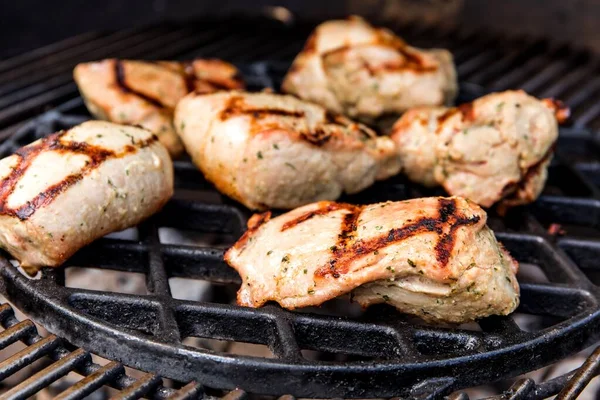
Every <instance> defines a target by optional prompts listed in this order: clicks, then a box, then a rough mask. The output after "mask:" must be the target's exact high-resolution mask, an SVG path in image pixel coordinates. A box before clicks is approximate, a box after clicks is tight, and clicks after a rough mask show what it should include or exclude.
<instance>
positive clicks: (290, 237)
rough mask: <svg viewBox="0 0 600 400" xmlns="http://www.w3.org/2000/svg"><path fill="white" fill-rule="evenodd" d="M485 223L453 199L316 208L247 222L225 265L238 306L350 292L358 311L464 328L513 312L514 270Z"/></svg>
mask: <svg viewBox="0 0 600 400" xmlns="http://www.w3.org/2000/svg"><path fill="white" fill-rule="evenodd" d="M486 220H487V215H486V213H485V211H483V210H482V209H481V208H480V207H479V206H478V205H476V204H475V203H472V202H469V201H468V200H465V199H462V198H460V197H450V198H442V197H429V198H422V199H413V200H407V201H401V202H387V203H379V204H372V205H367V206H355V205H350V204H343V203H334V202H318V203H314V204H310V205H307V206H304V207H300V208H298V209H295V210H293V211H290V212H288V213H286V214H283V215H281V216H279V217H277V218H273V219H270V213H268V212H267V213H264V214H258V215H254V216H253V217H252V218H251V219H250V221H249V223H248V231H247V232H246V233H245V234H244V236H242V238H241V239H240V240H239V241H238V242H237V243H236V244H235V245H234V246H233V247H232V248H231V249H229V250H228V251H227V253H226V254H225V260H226V261H227V263H229V265H231V266H232V267H233V268H235V269H236V270H237V271H238V273H239V274H240V276H241V277H242V280H243V283H242V287H241V288H240V290H239V291H238V304H240V305H244V306H248V307H260V306H262V305H263V304H265V303H266V302H268V301H276V302H278V303H279V304H281V305H282V306H283V307H285V308H289V309H294V308H297V307H306V306H313V305H320V304H321V303H323V302H324V301H327V300H329V299H332V298H334V297H337V296H340V295H343V294H345V293H349V292H351V293H352V294H353V297H354V299H355V300H356V301H358V302H359V303H360V304H362V305H363V306H368V305H370V304H376V303H388V304H390V305H393V306H394V307H396V308H397V309H399V310H400V311H402V312H405V313H407V314H413V315H417V316H419V317H421V318H423V319H424V320H427V321H438V322H451V323H462V322H467V321H472V320H475V319H477V318H482V317H485V316H489V315H493V314H500V315H506V314H509V313H511V312H512V311H514V310H515V308H516V307H517V305H518V304H519V286H518V283H517V280H516V278H515V274H516V272H517V269H518V264H517V262H516V261H515V260H513V258H512V257H511V256H510V255H509V254H508V252H506V250H505V249H504V248H503V247H502V245H501V244H500V243H498V242H497V240H496V238H495V236H494V233H493V232H492V231H491V230H490V229H489V228H488V227H487V225H486Z"/></svg>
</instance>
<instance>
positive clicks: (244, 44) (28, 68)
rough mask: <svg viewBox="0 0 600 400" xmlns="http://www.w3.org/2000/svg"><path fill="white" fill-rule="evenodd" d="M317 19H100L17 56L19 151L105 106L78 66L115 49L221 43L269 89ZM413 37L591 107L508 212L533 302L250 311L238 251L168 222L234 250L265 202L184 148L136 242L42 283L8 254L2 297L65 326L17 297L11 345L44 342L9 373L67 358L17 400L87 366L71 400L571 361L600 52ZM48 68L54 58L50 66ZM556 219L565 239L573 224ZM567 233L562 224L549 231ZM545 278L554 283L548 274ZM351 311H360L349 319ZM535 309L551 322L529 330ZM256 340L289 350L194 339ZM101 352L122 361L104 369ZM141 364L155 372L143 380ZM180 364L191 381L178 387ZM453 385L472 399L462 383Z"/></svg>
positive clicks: (200, 50)
mask: <svg viewBox="0 0 600 400" xmlns="http://www.w3.org/2000/svg"><path fill="white" fill-rule="evenodd" d="M312 28H313V26H312V25H308V24H307V25H303V24H297V25H294V26H291V27H290V26H284V25H282V24H279V23H277V22H275V21H263V20H261V21H252V20H228V21H214V20H213V21H204V22H202V23H194V24H193V25H177V26H165V25H161V26H154V27H148V28H142V29H136V30H130V31H119V32H110V33H91V34H85V35H82V36H79V37H75V38H72V39H68V40H66V41H63V42H60V43H57V44H54V45H51V46H48V47H45V48H42V49H39V50H36V51H34V52H30V53H26V54H24V55H21V56H17V57H14V58H11V59H8V60H5V61H2V62H0V135H1V137H2V138H3V139H4V141H3V143H2V144H1V145H0V156H2V157H4V156H6V155H8V154H10V153H11V152H13V151H14V150H16V149H17V148H18V147H20V146H22V145H24V144H26V143H29V142H31V141H33V140H35V139H36V138H39V137H42V136H44V135H47V134H49V133H51V132H54V131H57V130H60V129H67V128H69V127H71V126H73V125H75V124H78V123H80V122H82V121H83V120H86V119H89V118H90V116H89V114H88V113H87V111H86V110H85V107H84V106H83V102H82V100H81V99H80V98H79V97H78V94H77V91H76V87H75V84H74V83H73V82H72V79H71V71H72V68H73V66H74V65H75V64H76V63H78V62H82V61H89V60H94V59H100V58H106V57H121V58H140V59H182V60H183V59H190V58H193V57H219V58H223V59H226V60H229V61H232V62H234V63H235V64H237V65H238V66H239V67H240V68H241V69H242V71H243V73H244V75H245V77H246V79H247V81H248V82H249V85H250V88H251V89H253V90H259V89H262V88H264V87H272V88H277V87H278V85H279V83H280V81H281V79H282V77H283V74H284V73H285V71H286V68H287V67H288V66H289V63H290V62H291V59H292V58H293V56H294V55H295V54H296V53H297V52H298V51H299V50H300V49H301V47H302V45H303V43H304V40H305V39H306V37H307V36H308V34H309V32H310V30H311V29H312ZM392 28H393V29H394V30H395V31H397V32H398V33H399V34H400V35H401V36H403V37H405V38H406V39H407V41H408V42H409V43H413V44H415V45H417V46H423V47H432V46H437V47H445V48H448V49H449V50H451V51H452V52H453V54H454V56H455V61H456V64H457V68H458V73H459V80H460V83H461V94H460V96H461V100H462V101H466V100H470V99H472V98H475V97H478V96H480V95H482V94H484V93H486V92H487V91H490V90H504V89H508V88H519V87H521V88H524V89H525V90H527V91H529V92H530V93H532V94H534V95H536V96H540V97H548V96H555V97H558V98H561V99H562V100H563V101H565V102H566V103H567V104H568V105H569V106H571V108H572V110H573V118H572V120H571V121H570V126H568V127H566V128H563V129H561V132H560V138H559V143H558V146H557V149H558V150H557V154H556V157H555V160H554V161H553V163H552V165H551V167H550V173H549V181H548V183H547V186H546V189H545V191H544V194H543V196H541V198H540V199H539V200H538V201H537V202H536V203H534V204H533V205H530V206H528V207H524V208H521V209H516V210H513V211H511V212H510V213H509V214H508V215H507V216H506V217H500V216H497V215H495V214H494V213H493V212H492V213H490V220H489V225H490V226H491V228H492V229H494V231H495V232H496V234H497V237H498V239H499V240H500V241H502V242H503V243H504V244H505V246H506V247H507V248H508V250H509V251H510V252H511V254H512V255H513V256H514V257H515V258H516V259H517V260H518V261H519V262H521V263H523V267H522V270H523V271H524V272H527V271H534V272H536V274H532V276H537V277H538V278H536V279H529V280H528V279H527V277H526V276H523V275H521V276H520V282H521V290H522V297H521V305H520V307H519V309H518V310H517V314H515V315H513V316H508V317H489V318H485V319H483V320H481V321H479V322H478V324H476V326H464V327H438V326H430V325H424V324H422V323H419V322H416V321H413V320H409V319H408V318H407V317H406V316H403V315H401V314H399V313H398V312H396V311H395V310H393V309H392V308H391V307H388V306H385V305H381V306H374V307H371V308H369V309H368V310H366V311H364V312H358V313H354V314H352V315H349V314H347V313H343V312H341V313H340V312H336V313H334V312H330V310H331V308H329V307H324V308H323V309H321V310H316V311H308V312H290V311H286V310H283V309H281V308H279V307H278V306H273V305H269V306H266V307H264V308H261V309H248V308H243V307H238V306H235V305H232V300H233V296H234V293H235V289H237V287H238V286H239V284H240V278H239V276H237V274H236V272H235V271H233V270H232V269H230V268H229V267H227V265H226V264H225V263H224V262H223V261H222V255H223V246H202V247H200V246H192V245H182V244H173V243H166V242H164V240H163V241H161V237H160V232H161V229H162V228H171V229H176V230H180V231H185V232H190V231H191V232H195V234H196V235H200V236H202V235H205V236H208V235H211V236H214V235H218V236H219V237H220V238H221V241H222V244H223V245H224V246H226V245H228V244H232V243H233V241H235V240H236V239H237V238H238V237H239V236H240V235H241V233H242V232H243V231H244V230H245V224H246V221H247V219H248V217H249V216H250V213H249V211H248V210H246V209H244V208H243V207H242V206H241V205H239V204H237V203H235V202H233V201H231V200H228V199H227V198H225V197H223V196H221V195H219V194H218V193H217V192H216V191H215V190H214V189H213V188H212V186H211V185H210V184H209V183H207V182H206V181H205V180H204V179H203V177H202V175H201V173H200V172H198V171H197V170H196V168H195V167H193V165H192V164H191V163H190V162H189V161H188V160H181V161H176V162H175V176H176V183H175V185H176V194H175V196H174V198H173V200H172V201H170V202H169V204H168V205H167V206H166V207H165V209H164V210H163V211H162V212H160V213H159V214H158V215H156V216H154V217H152V218H151V219H150V220H148V221H147V222H145V223H143V224H142V225H141V226H139V227H138V228H137V230H136V232H135V233H134V235H133V236H134V240H127V239H115V238H104V239H101V240H98V241H96V242H95V243H93V244H92V245H90V246H88V247H86V248H84V249H82V250H81V251H80V252H78V253H77V254H76V255H75V256H74V257H73V258H72V259H70V260H69V261H68V263H67V264H66V265H65V266H64V267H61V268H59V269H44V270H42V271H41V273H40V274H39V276H37V277H36V278H35V279H31V278H28V277H26V276H25V275H23V274H22V273H21V272H20V271H19V270H18V269H17V268H16V267H15V266H13V264H11V263H10V260H9V257H8V255H6V254H5V255H4V256H3V257H0V291H1V292H2V293H3V294H4V295H5V296H6V297H7V298H8V299H9V301H11V302H12V304H14V305H15V306H16V307H17V308H18V309H19V310H21V311H23V312H24V313H25V314H27V315H28V316H30V317H31V318H32V319H33V320H34V321H35V322H37V323H38V324H40V325H41V326H43V327H44V328H46V329H47V330H48V331H50V332H51V333H52V334H51V335H49V336H45V337H41V336H40V335H39V334H38V332H37V330H36V327H35V325H34V324H33V323H32V322H30V321H22V322H19V321H18V320H17V319H16V318H15V317H14V315H13V312H12V309H11V307H10V306H9V305H7V304H4V305H3V306H1V307H0V324H1V325H2V326H3V327H4V328H5V330H4V331H3V332H1V333H0V348H5V347H7V346H8V345H10V344H12V343H14V342H16V341H22V342H24V343H25V344H26V345H27V346H28V347H26V349H24V350H22V351H20V352H18V353H15V354H14V355H12V356H11V357H9V358H8V359H6V360H4V361H2V362H0V380H2V379H5V378H6V377H8V376H9V375H11V374H13V373H14V372H16V371H18V370H20V369H22V368H23V367H26V366H28V365H30V364H32V363H33V362H34V361H36V360H38V359H40V358H48V359H49V360H51V362H50V364H46V365H48V366H47V367H45V368H43V369H41V370H40V371H39V372H36V373H35V374H34V375H32V376H31V377H29V378H27V379H25V380H23V381H22V382H21V383H20V384H18V385H16V386H14V387H12V388H10V390H9V391H8V392H6V393H4V394H3V396H4V397H5V398H25V397H28V396H31V395H33V394H34V393H36V392H38V391H39V390H40V389H43V388H45V387H47V386H48V385H50V384H51V383H52V382H53V381H55V380H57V379H58V378H60V377H62V376H64V375H66V374H67V373H68V372H70V371H76V372H77V373H79V374H81V375H83V376H84V378H83V379H82V380H81V381H80V382H78V383H77V384H76V385H74V386H71V387H69V388H67V389H66V391H64V392H63V393H62V394H61V395H60V396H61V397H60V398H62V399H79V398H83V397H85V396H87V395H89V394H90V393H92V392H93V391H94V390H96V389H98V388H99V387H102V386H103V385H108V386H111V387H114V388H116V389H118V390H119V393H118V395H116V396H117V398H122V399H136V398H142V397H147V398H158V399H164V398H173V399H187V398H202V397H208V398H211V397H220V396H225V397H226V398H228V399H232V400H233V399H242V398H246V397H248V396H258V395H269V396H279V395H283V394H289V395H288V396H286V397H288V398H289V397H290V396H296V397H320V398H325V397H347V398H367V397H368V398H374V397H395V396H402V397H408V398H415V399H436V398H442V397H444V396H446V395H450V394H451V393H452V392H455V391H457V390H460V389H463V388H467V387H471V386H475V385H481V384H484V383H489V382H494V381H498V380H500V379H505V378H512V377H515V376H517V375H519V374H522V373H525V372H528V371H533V370H535V369H538V368H540V367H542V366H545V365H548V364H551V363H553V362H555V361H558V360H560V359H562V358H564V357H566V356H568V355H571V354H574V353H576V352H578V351H580V350H582V349H584V348H585V347H587V346H589V345H591V344H593V343H594V341H596V340H597V339H598V338H600V288H598V286H597V285H598V284H599V282H600V274H599V273H598V271H599V268H600V264H599V262H598V260H600V187H599V185H600V156H599V154H600V151H599V150H600V148H599V147H600V146H599V144H598V142H597V136H596V135H595V133H594V132H595V131H596V130H597V129H598V128H600V78H598V77H597V76H596V75H597V72H598V59H597V58H596V57H595V56H594V55H593V54H590V53H589V52H586V51H584V50H578V49H575V48H573V47H570V46H567V45H560V44H555V43H552V42H549V41H546V40H538V39H535V38H530V37H505V36H500V35H497V34H494V33H491V32H481V31H467V30H463V29H458V28H454V27H451V26H448V27H444V26H441V27H440V26H436V27H433V26H424V25H416V24H415V25H399V26H393V27H392ZM42 63H43V65H44V68H40V67H39V65H40V64H42ZM437 193H438V192H436V191H432V190H430V189H425V188H422V187H419V186H417V185H414V184H411V183H408V182H407V181H406V180H405V179H403V178H402V177H397V178H393V179H391V180H388V181H385V182H380V183H377V184H375V185H374V186H373V187H371V188H369V189H367V190H365V191H364V192H362V193H360V194H357V195H353V196H347V197H346V198H344V199H343V200H344V201H348V202H355V203H367V202H375V201H385V200H402V199H406V198H412V197H421V196H427V195H432V194H437ZM555 224H559V225H560V229H562V230H563V231H564V234H563V235H556V234H555V233H556V232H555V231H556V229H554V227H555V226H556V225H555ZM550 227H553V229H549V228H550ZM74 266H76V267H80V268H100V269H104V270H117V271H125V272H134V273H141V274H144V275H145V276H146V286H147V294H146V295H136V294H127V293H115V292H105V291H93V290H89V289H82V288H73V287H70V286H69V285H68V282H66V278H65V276H66V274H65V270H66V269H67V268H69V267H74ZM540 277H541V278H540ZM172 278H183V279H186V280H198V281H208V282H211V284H212V285H213V288H214V290H213V292H212V293H213V296H212V297H211V298H210V299H207V300H206V301H190V300H181V299H177V298H174V297H173V296H172V292H171V288H170V279H172ZM340 314H342V315H340ZM519 314H529V315H533V316H535V319H534V320H535V323H533V324H523V323H520V319H519V318H518V316H519ZM189 337H198V338H205V339H217V340H226V341H232V342H247V343H254V344H261V345H265V346H267V347H268V349H269V350H270V351H271V352H272V353H273V357H271V358H267V357H258V356H242V355H235V354H230V353H227V352H225V351H217V350H214V349H208V348H199V347H198V348H194V347H191V346H189V345H187V344H184V342H185V343H189V342H186V341H185V340H184V339H186V338H189ZM90 353H94V354H97V355H100V356H102V357H104V358H106V359H108V360H111V361H110V362H109V363H108V364H105V365H100V364H97V363H95V361H94V360H93V359H92V357H91V355H90ZM124 365H126V366H129V367H133V368H136V369H139V370H141V371H145V372H146V373H145V374H144V375H142V376H141V377H139V378H133V377H130V376H129V375H127V374H126V373H125V372H124V367H123V366H124ZM599 367H600V350H597V351H595V352H594V353H592V355H591V356H590V357H589V358H588V360H587V361H586V362H585V364H584V365H583V366H582V367H581V368H580V369H579V370H577V371H573V372H571V373H569V374H566V375H563V376H560V377H558V378H555V379H552V380H549V381H545V382H537V383H536V382H534V381H533V380H532V379H528V378H524V379H519V380H517V381H516V382H514V384H513V385H512V386H511V387H510V388H509V389H508V390H507V391H505V392H504V393H502V394H499V395H498V397H494V398H496V399H542V398H546V397H548V396H551V395H554V394H557V393H559V392H560V396H559V398H561V399H573V398H576V396H577V395H578V394H579V393H580V392H581V390H582V389H583V388H584V387H585V386H586V384H587V383H588V382H589V381H590V379H592V377H593V376H594V375H595V374H596V372H597V369H598V368H599ZM163 378H169V379H171V380H173V381H174V382H172V384H171V385H170V386H172V387H166V386H164V385H166V381H164V382H163ZM451 398H452V399H461V400H465V399H468V396H467V395H466V394H465V393H460V392H457V393H455V394H452V395H451Z"/></svg>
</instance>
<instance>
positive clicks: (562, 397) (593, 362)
mask: <svg viewBox="0 0 600 400" xmlns="http://www.w3.org/2000/svg"><path fill="white" fill-rule="evenodd" d="M599 371H600V347H599V348H597V349H596V350H595V351H594V352H593V353H592V354H591V355H590V356H589V357H588V359H587V360H586V361H585V363H583V365H582V366H581V367H580V368H579V369H578V370H577V372H576V373H575V376H574V377H573V379H570V380H569V381H568V383H567V384H566V386H565V387H564V388H563V390H561V392H560V393H559V394H558V396H556V400H575V399H576V398H577V397H578V396H579V394H580V393H581V392H582V391H583V389H585V387H586V386H587V384H588V383H589V382H590V380H592V378H593V377H594V376H596V375H597V374H598V372H599Z"/></svg>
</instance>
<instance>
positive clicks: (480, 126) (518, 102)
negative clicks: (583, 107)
mask: <svg viewBox="0 0 600 400" xmlns="http://www.w3.org/2000/svg"><path fill="white" fill-rule="evenodd" d="M566 116H567V110H566V109H565V108H564V107H562V106H561V105H560V104H559V103H557V102H553V101H549V100H541V101H540V100H538V99H536V98H534V97H532V96H529V95H527V94H526V93H525V92H523V91H506V92H502V93H493V94H490V95H487V96H483V97H481V98H479V99H477V100H475V101H474V102H473V103H468V104H463V105H461V106H459V107H455V108H443V107H419V108H415V109H412V110H410V111H408V112H406V113H405V114H404V115H403V116H402V117H401V118H400V119H399V120H398V121H397V122H396V124H395V125H394V128H393V130H392V134H391V137H392V139H393V140H394V141H395V142H396V144H397V147H398V156H399V158H400V161H401V163H402V167H403V172H404V173H405V174H407V175H408V177H409V178H410V179H411V180H413V181H415V182H419V183H421V184H424V185H427V186H435V185H441V186H443V187H444V189H446V191H447V192H448V193H449V194H451V195H455V196H462V197H465V198H468V199H470V200H472V201H474V202H476V203H478V204H480V205H482V206H484V207H490V206H492V205H493V204H494V203H497V202H500V206H501V207H502V208H506V207H511V206H515V205H520V204H526V203H530V202H532V201H534V200H535V199H536V198H537V197H538V196H539V194H540V193H541V191H542V189H543V187H544V184H545V182H546V177H547V167H548V165H549V163H550V160H551V158H552V155H553V152H554V144H555V142H556V139H557V138H558V123H557V122H559V121H562V120H563V119H564V118H566Z"/></svg>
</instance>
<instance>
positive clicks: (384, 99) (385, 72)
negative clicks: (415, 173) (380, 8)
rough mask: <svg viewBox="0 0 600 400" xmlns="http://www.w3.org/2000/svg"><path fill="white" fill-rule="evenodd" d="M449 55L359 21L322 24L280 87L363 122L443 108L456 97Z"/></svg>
mask: <svg viewBox="0 0 600 400" xmlns="http://www.w3.org/2000/svg"><path fill="white" fill-rule="evenodd" d="M457 87H458V86H457V82H456V71H455V68H454V64H453V61H452V55H451V54H450V53H449V52H448V51H446V50H441V49H432V50H423V49H417V48H415V47H411V46H409V45H407V44H406V43H405V42H404V41H403V40H402V39H400V38H399V37H397V36H396V35H394V34H393V33H392V32H390V31H388V30H386V29H382V28H376V27H373V26H371V25H370V24H368V23H367V22H366V21H364V20H362V19H360V18H356V17H353V18H350V19H347V20H339V21H328V22H325V23H323V24H321V25H319V26H318V27H317V28H316V29H315V31H314V32H313V33H312V35H311V36H310V38H309V39H308V40H307V42H306V45H305V47H304V49H303V50H302V52H301V53H300V54H298V56H297V57H296V59H295V60H294V63H293V64H292V67H291V68H290V70H289V71H288V74H287V75H286V77H285V79H284V82H283V85H282V89H283V91H285V92H288V93H292V94H295V95H297V96H299V97H300V98H303V99H306V100H310V101H314V102H316V103H318V104H321V105H322V106H324V107H326V108H327V109H328V110H330V111H332V112H336V113H343V114H346V115H348V116H350V117H352V118H356V119H359V120H363V121H365V122H374V121H375V120H376V119H378V118H380V117H384V116H386V115H388V114H400V113H402V112H403V111H405V110H407V109H408V108H411V107H415V106H422V105H449V104H450V103H451V102H452V101H453V100H454V97H455V96H456V93H457V90H458V89H457Z"/></svg>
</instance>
